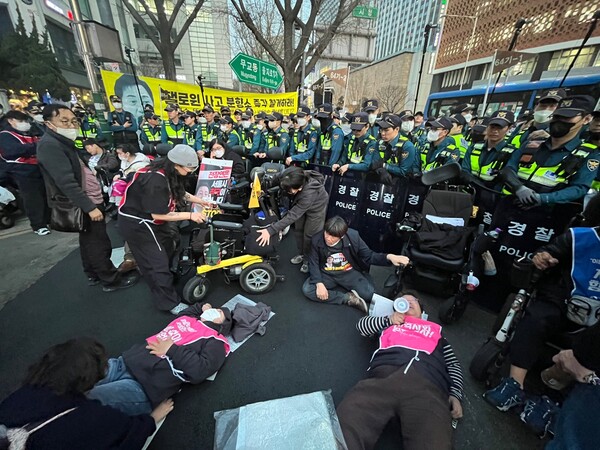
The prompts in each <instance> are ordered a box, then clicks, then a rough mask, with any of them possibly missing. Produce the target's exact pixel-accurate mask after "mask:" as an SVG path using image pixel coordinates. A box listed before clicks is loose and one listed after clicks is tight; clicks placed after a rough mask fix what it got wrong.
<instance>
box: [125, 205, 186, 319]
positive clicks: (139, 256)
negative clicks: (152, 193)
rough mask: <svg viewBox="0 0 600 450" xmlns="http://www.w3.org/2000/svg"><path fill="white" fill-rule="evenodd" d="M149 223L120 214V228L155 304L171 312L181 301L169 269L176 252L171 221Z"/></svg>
mask: <svg viewBox="0 0 600 450" xmlns="http://www.w3.org/2000/svg"><path fill="white" fill-rule="evenodd" d="M148 226H150V227H151V229H152V232H154V236H153V234H152V232H150V228H148ZM148 226H146V225H145V224H143V223H139V220H136V219H131V218H128V217H124V216H121V215H120V216H119V230H121V234H122V235H123V237H124V238H125V240H126V241H127V243H128V244H129V248H130V249H131V252H132V253H133V256H134V258H135V261H136V262H137V265H138V269H139V270H140V272H141V273H142V276H143V277H144V280H146V283H148V286H149V287H150V291H151V292H152V298H153V300H154V304H155V305H156V307H157V308H158V309H160V310H163V311H168V310H169V309H171V308H173V307H174V306H177V305H178V304H179V297H178V295H177V291H176V290H175V286H174V285H173V274H172V273H171V270H170V262H171V257H172V255H173V252H174V251H175V245H174V240H173V233H172V232H171V229H170V227H169V224H163V225H148ZM155 238H156V239H155Z"/></svg>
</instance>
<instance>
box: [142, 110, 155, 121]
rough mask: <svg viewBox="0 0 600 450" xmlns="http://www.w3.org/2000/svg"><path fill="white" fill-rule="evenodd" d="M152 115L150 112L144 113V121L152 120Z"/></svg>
mask: <svg viewBox="0 0 600 450" xmlns="http://www.w3.org/2000/svg"><path fill="white" fill-rule="evenodd" d="M153 115H154V113H153V112H152V111H146V112H145V113H144V119H146V120H148V119H152V116H153Z"/></svg>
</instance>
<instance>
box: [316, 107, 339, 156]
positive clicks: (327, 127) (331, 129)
mask: <svg viewBox="0 0 600 450" xmlns="http://www.w3.org/2000/svg"><path fill="white" fill-rule="evenodd" d="M317 119H318V120H319V121H320V122H321V130H322V132H321V138H320V140H319V146H318V148H317V157H316V162H317V164H324V165H327V166H331V165H332V164H333V161H338V160H339V159H340V158H341V156H342V152H343V151H344V132H343V131H342V129H341V128H340V126H339V125H338V124H337V123H336V120H335V119H334V111H333V106H331V104H330V103H323V104H322V105H321V106H319V108H318V112H317ZM337 121H338V122H339V116H338V119H337Z"/></svg>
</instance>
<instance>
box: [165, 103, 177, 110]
mask: <svg viewBox="0 0 600 450" xmlns="http://www.w3.org/2000/svg"><path fill="white" fill-rule="evenodd" d="M165 111H167V112H171V111H179V104H177V103H169V104H168V105H167V107H166V108H165Z"/></svg>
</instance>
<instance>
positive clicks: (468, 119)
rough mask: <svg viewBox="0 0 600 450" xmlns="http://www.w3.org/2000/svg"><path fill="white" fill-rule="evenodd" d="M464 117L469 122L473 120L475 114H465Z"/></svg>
mask: <svg viewBox="0 0 600 450" xmlns="http://www.w3.org/2000/svg"><path fill="white" fill-rule="evenodd" d="M464 118H465V120H466V121H467V123H469V122H470V121H471V119H472V118H473V114H465V115H464Z"/></svg>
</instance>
